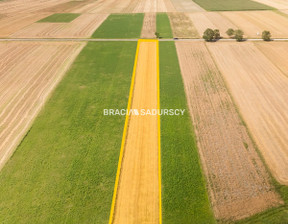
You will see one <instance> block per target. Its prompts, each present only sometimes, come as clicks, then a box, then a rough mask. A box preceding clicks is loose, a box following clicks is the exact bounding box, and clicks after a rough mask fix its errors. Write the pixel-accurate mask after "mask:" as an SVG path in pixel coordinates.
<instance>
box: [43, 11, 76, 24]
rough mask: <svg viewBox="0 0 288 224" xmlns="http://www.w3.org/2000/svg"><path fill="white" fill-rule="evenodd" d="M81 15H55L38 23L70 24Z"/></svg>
mask: <svg viewBox="0 0 288 224" xmlns="http://www.w3.org/2000/svg"><path fill="white" fill-rule="evenodd" d="M78 16H80V14H78V13H55V14H53V15H51V16H48V17H46V18H44V19H41V20H39V21H38V23H69V22H71V21H73V20H74V19H76V18H77V17H78Z"/></svg>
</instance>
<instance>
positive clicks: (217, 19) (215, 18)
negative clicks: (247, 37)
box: [188, 12, 237, 37]
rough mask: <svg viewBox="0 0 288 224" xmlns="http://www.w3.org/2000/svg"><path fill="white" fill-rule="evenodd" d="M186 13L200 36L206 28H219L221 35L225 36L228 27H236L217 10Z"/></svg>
mask: <svg viewBox="0 0 288 224" xmlns="http://www.w3.org/2000/svg"><path fill="white" fill-rule="evenodd" d="M188 15H189V17H190V19H191V20H192V22H193V24H194V26H195V28H196V29H197V31H198V33H199V34H200V35H201V36H202V35H203V33H204V31H205V30H206V29H207V28H211V29H219V31H220V33H221V36H223V37H227V35H226V31H227V30H228V29H229V28H233V29H237V27H236V26H235V25H234V24H233V23H232V22H230V21H229V20H228V19H227V18H225V17H224V16H222V15H220V14H219V13H217V12H204V13H189V14H188Z"/></svg>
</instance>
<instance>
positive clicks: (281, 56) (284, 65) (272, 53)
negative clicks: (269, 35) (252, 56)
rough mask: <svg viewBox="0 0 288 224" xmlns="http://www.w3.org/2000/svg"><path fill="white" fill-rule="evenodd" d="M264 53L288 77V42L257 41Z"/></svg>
mask: <svg viewBox="0 0 288 224" xmlns="http://www.w3.org/2000/svg"><path fill="white" fill-rule="evenodd" d="M255 45H256V46H257V47H258V49H260V51H262V52H263V53H264V55H265V56H266V57H267V58H269V59H270V61H271V62H273V64H274V65H276V66H277V67H278V68H279V69H280V70H281V71H282V72H283V73H284V74H285V75H286V76H287V77H288V58H287V52H288V43H287V42H282V43H277V42H273V43H272V42H271V43H266V42H265V43H255Z"/></svg>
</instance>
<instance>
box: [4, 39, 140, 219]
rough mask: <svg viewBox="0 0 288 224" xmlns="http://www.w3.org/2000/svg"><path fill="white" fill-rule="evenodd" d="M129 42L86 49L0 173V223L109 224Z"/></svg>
mask: <svg viewBox="0 0 288 224" xmlns="http://www.w3.org/2000/svg"><path fill="white" fill-rule="evenodd" d="M135 52H136V42H92V43H89V44H88V45H87V46H86V47H85V48H84V50H83V51H82V52H81V53H80V55H79V56H78V58H77V59H76V61H75V63H74V64H73V66H72V68H71V69H70V71H69V72H68V74H67V75H66V76H65V78H64V79H63V80H62V82H61V83H60V84H59V86H58V87H57V89H56V91H55V92H54V94H53V96H52V98H51V99H50V100H49V101H48V103H47V104H46V106H45V108H44V109H43V111H42V112H41V113H40V115H39V116H38V117H37V119H36V121H35V122H34V124H33V126H32V128H31V130H30V131H29V132H28V134H27V135H26V137H25V138H24V140H23V141H22V143H21V145H20V146H19V147H18V149H17V151H16V152H15V153H14V155H13V157H12V158H11V159H10V160H9V162H8V163H7V164H6V165H5V167H4V168H3V170H2V171H1V173H0V223H5V224H10V223H11V224H16V223H17V224H21V223H23V224H24V223H25V224H27V223H33V224H34V223H35V224H36V223H37V224H39V223H45V224H46V223H57V224H58V223H59V224H60V223H77V224H78V223H79V224H84V223H89V224H90V223H91V224H92V223H93V224H94V223H101V224H103V223H108V219H109V213H110V207H111V202H112V195H113V188H114V182H115V177H116V170H117V164H118V157H119V151H120V146H121V138H122V132H123V127H124V120H125V116H119V117H118V116H104V115H103V109H105V108H126V107H127V101H128V95H129V87H130V81H131V75H132V70H133V64H134V57H135Z"/></svg>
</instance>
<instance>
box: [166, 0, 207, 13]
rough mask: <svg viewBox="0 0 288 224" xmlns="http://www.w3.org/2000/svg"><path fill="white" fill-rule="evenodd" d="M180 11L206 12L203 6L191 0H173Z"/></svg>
mask: <svg viewBox="0 0 288 224" xmlns="http://www.w3.org/2000/svg"><path fill="white" fill-rule="evenodd" d="M171 2H172V3H173V5H174V7H175V8H176V10H177V11H178V12H205V10H204V9H203V8H201V7H200V6H199V5H197V4H196V3H195V2H193V1H191V0H171Z"/></svg>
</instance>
